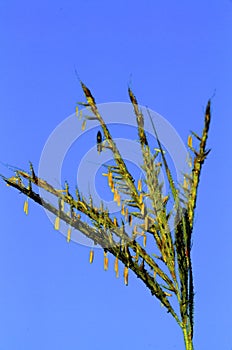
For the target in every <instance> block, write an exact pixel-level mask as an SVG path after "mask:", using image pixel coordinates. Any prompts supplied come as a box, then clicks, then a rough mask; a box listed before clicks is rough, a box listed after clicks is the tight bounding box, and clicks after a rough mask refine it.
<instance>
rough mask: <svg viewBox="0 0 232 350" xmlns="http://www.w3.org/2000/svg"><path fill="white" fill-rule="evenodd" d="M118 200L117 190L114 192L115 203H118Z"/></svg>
mask: <svg viewBox="0 0 232 350" xmlns="http://www.w3.org/2000/svg"><path fill="white" fill-rule="evenodd" d="M117 198H118V191H117V190H116V189H115V191H114V201H115V202H116V201H117Z"/></svg>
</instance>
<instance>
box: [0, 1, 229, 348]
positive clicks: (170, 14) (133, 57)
mask: <svg viewBox="0 0 232 350" xmlns="http://www.w3.org/2000/svg"><path fill="white" fill-rule="evenodd" d="M231 36H232V2H231V1H230V0H221V1H209V0H205V1H200V0H196V1H191V2H189V1H188V2H186V1H183V0H181V1H176V2H173V1H170V0H168V1H161V0H157V1H152V0H150V1H148V0H147V1H144V2H142V1H137V0H136V1H130V0H129V1H127V0H124V1H122V0H118V1H111V2H110V1H105V0H99V1H91V0H85V1H73V0H70V1H69V0H67V1H59V0H58V1H53V0H52V1H44V0H41V1H39V2H31V1H24V0H22V1H6V0H3V1H1V4H0V47H1V64H0V75H1V79H0V96H1V97H0V99H1V103H0V115H1V131H0V132H1V137H0V143H1V154H0V160H1V161H3V162H6V163H9V164H14V165H17V166H19V167H22V168H27V167H28V160H31V161H32V162H33V164H34V166H35V169H36V170H37V169H38V164H39V159H40V155H41V152H42V149H43V147H44V144H45V142H46V140H47V138H48V137H49V135H50V133H51V132H52V131H53V130H54V129H55V127H56V126H57V125H58V124H59V123H60V122H62V121H63V120H64V119H65V118H66V117H68V116H69V115H70V114H72V113H73V112H74V111H75V106H76V102H77V101H80V100H83V94H82V91H81V88H80V86H79V84H78V81H77V79H76V76H75V73H74V68H75V67H76V68H77V70H78V73H79V75H80V77H81V79H82V80H83V81H84V82H85V84H86V85H87V86H88V87H89V88H90V89H91V91H92V92H93V94H94V96H95V98H96V101H97V102H98V103H102V102H112V101H117V102H128V95H127V84H128V82H129V81H130V80H131V84H132V88H133V91H134V92H135V94H136V96H137V99H138V100H139V102H140V104H142V105H148V106H149V107H150V108H152V109H153V110H155V111H157V112H158V113H160V114H161V115H162V116H164V117H165V118H166V119H167V120H168V121H169V122H170V123H171V124H172V125H173V127H174V128H175V129H176V130H177V132H178V133H179V135H180V136H181V138H182V139H183V140H184V142H186V140H187V135H188V133H189V130H194V131H196V132H199V131H200V130H201V127H202V125H203V115H204V109H205V106H206V103H207V100H208V99H209V98H210V97H212V95H213V94H214V93H215V96H214V97H213V98H212V125H211V130H210V137H209V143H208V146H209V147H210V148H212V151H211V153H210V155H209V157H208V159H207V161H206V163H205V165H204V169H203V173H202V177H201V182H200V188H199V198H198V203H197V212H196V218H195V231H194V236H193V264H194V277H195V292H196V295H195V303H196V304H195V337H194V338H195V341H194V344H195V349H200V350H201V349H215V350H216V349H223V350H231V349H232V333H231V329H232V306H231V300H230V297H231V290H232V282H231V266H232V263H231V252H232V238H231V225H230V216H231V210H232V208H231V186H230V183H231V174H230V172H231V170H230V169H231V165H232V164H231V155H230V147H229V146H230V145H229V140H230V139H231V132H232V128H231V126H232V122H231V82H232V69H231V62H232V47H231ZM225 155H227V156H225ZM0 172H1V173H5V174H6V175H8V174H9V172H8V170H6V169H4V167H2V166H1V171H0ZM9 176H10V174H9ZM23 202H24V198H23V196H22V195H20V194H19V193H18V192H17V191H15V190H13V189H10V188H8V187H6V186H5V185H4V184H3V183H2V182H0V206H1V215H2V229H1V244H0V281H1V284H0V286H1V287H0V349H1V350H29V349H33V350H40V349H43V350H48V349H49V350H50V349H56V350H63V349H70V350H74V349H82V350H87V349H94V350H100V349H111V350H115V349H119V348H120V349H121V350H124V349H130V348H131V349H133V350H137V349H157V350H163V349H165V350H168V349H170V350H171V349H178V350H179V349H183V348H184V345H183V340H182V334H181V331H180V330H179V329H178V327H177V325H176V324H175V322H174V321H173V319H172V318H171V317H170V315H168V314H167V313H166V312H165V310H164V309H163V308H162V307H161V306H160V303H159V302H158V301H157V300H156V299H154V298H152V297H151V295H150V293H149V291H148V290H147V289H146V288H145V287H144V285H143V284H142V282H140V281H139V280H137V278H135V277H134V276H133V275H132V273H131V274H130V276H129V286H128V287H125V286H124V283H123V279H122V277H121V278H119V279H116V278H115V275H114V272H113V259H111V258H110V268H109V271H108V272H105V271H104V270H103V257H102V255H103V254H102V251H97V252H96V256H95V260H94V263H93V264H92V265H90V264H89V263H88V255H89V249H88V248H86V247H83V246H81V245H77V244H75V243H70V244H67V243H66V240H65V238H64V236H63V235H61V234H59V233H57V232H56V231H55V230H54V229H53V226H52V224H51V222H50V221H49V220H48V218H47V216H46V215H45V213H44V211H43V209H42V208H41V207H39V206H37V205H36V204H34V203H31V202H30V204H29V205H30V208H29V215H28V217H27V216H26V215H25V214H24V213H23Z"/></svg>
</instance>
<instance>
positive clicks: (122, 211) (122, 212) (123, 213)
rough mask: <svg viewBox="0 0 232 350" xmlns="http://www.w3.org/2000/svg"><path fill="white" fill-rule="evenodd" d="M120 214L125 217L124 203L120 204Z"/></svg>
mask: <svg viewBox="0 0 232 350" xmlns="http://www.w3.org/2000/svg"><path fill="white" fill-rule="evenodd" d="M121 214H122V215H125V206H124V203H123V204H122V209H121Z"/></svg>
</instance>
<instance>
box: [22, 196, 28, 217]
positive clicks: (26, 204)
mask: <svg viewBox="0 0 232 350" xmlns="http://www.w3.org/2000/svg"><path fill="white" fill-rule="evenodd" d="M23 211H24V213H25V214H26V215H28V198H27V199H26V200H25V202H24V206H23Z"/></svg>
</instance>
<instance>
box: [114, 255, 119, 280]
mask: <svg viewBox="0 0 232 350" xmlns="http://www.w3.org/2000/svg"><path fill="white" fill-rule="evenodd" d="M114 271H115V273H116V277H117V278H118V277H119V272H118V258H117V257H116V258H115V261H114Z"/></svg>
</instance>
